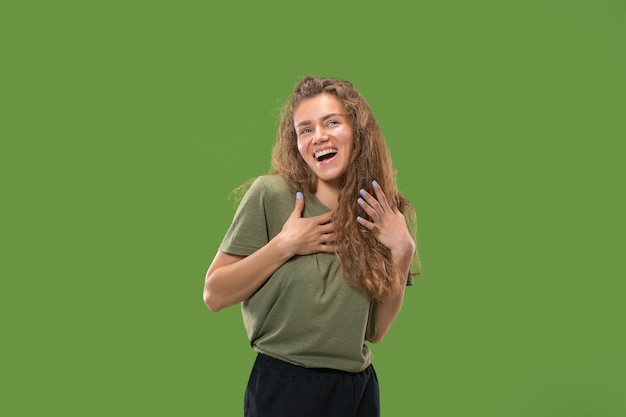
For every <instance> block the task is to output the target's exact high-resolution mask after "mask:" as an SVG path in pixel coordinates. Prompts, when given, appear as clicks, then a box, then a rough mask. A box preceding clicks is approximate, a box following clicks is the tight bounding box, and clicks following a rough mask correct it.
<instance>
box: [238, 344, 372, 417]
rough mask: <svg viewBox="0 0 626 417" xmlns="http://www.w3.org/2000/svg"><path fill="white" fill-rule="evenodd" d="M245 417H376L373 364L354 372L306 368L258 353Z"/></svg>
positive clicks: (247, 395)
mask: <svg viewBox="0 0 626 417" xmlns="http://www.w3.org/2000/svg"><path fill="white" fill-rule="evenodd" d="M244 416H245V417H379V416H380V399H379V393H378V378H377V377H376V372H375V371H374V368H373V366H372V365H370V366H369V367H367V368H366V369H365V370H363V371H361V372H357V373H351V372H344V371H337V370H333V369H308V368H303V367H300V366H296V365H291V364H289V363H286V362H283V361H280V360H278V359H274V358H272V357H270V356H266V355H263V354H259V355H258V356H257V359H256V361H255V363H254V367H253V368H252V373H251V374H250V380H249V381H248V387H247V389H246V395H245V402H244Z"/></svg>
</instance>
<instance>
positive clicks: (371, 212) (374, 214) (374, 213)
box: [357, 198, 383, 221]
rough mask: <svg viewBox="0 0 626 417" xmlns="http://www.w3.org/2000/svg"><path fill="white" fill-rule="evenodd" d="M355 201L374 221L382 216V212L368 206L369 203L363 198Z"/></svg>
mask: <svg viewBox="0 0 626 417" xmlns="http://www.w3.org/2000/svg"><path fill="white" fill-rule="evenodd" d="M357 201H358V202H359V205H360V206H361V208H362V209H363V211H365V212H366V213H367V214H368V216H370V217H371V218H372V219H373V220H374V221H377V220H380V219H381V218H382V214H383V213H382V212H379V211H376V209H374V208H373V207H372V206H370V205H369V203H367V202H366V201H365V200H363V199H362V198H359V199H358V200H357Z"/></svg>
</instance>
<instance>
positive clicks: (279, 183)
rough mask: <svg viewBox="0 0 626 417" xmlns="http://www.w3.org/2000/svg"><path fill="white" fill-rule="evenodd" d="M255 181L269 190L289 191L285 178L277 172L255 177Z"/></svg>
mask: <svg viewBox="0 0 626 417" xmlns="http://www.w3.org/2000/svg"><path fill="white" fill-rule="evenodd" d="M255 182H257V183H259V184H260V185H262V186H263V187H264V188H265V189H266V190H267V191H270V192H288V193H291V191H290V187H289V183H288V182H287V180H286V179H285V178H284V177H283V176H281V175H278V174H267V175H261V176H260V177H258V178H257V179H256V181H255Z"/></svg>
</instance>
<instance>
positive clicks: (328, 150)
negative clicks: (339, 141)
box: [315, 149, 337, 159]
mask: <svg viewBox="0 0 626 417" xmlns="http://www.w3.org/2000/svg"><path fill="white" fill-rule="evenodd" d="M329 153H337V149H324V150H323V151H319V152H315V157H316V158H318V159H319V158H321V157H322V156H324V155H328V154H329Z"/></svg>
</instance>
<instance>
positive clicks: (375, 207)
mask: <svg viewBox="0 0 626 417" xmlns="http://www.w3.org/2000/svg"><path fill="white" fill-rule="evenodd" d="M372 185H373V186H374V192H375V194H376V198H374V197H373V196H372V195H370V194H369V193H367V192H365V191H364V190H362V191H361V198H360V199H359V204H360V205H361V207H362V208H363V210H364V211H365V212H366V213H367V214H368V215H369V217H370V219H371V221H369V220H366V219H363V218H361V217H359V218H358V219H357V220H358V222H359V223H360V224H361V225H363V226H364V227H365V228H367V229H368V230H370V231H371V232H372V233H374V235H375V236H376V238H377V239H378V240H379V241H380V242H381V243H382V244H383V245H385V246H386V247H387V248H389V250H390V251H391V260H392V262H393V263H394V265H395V266H396V268H397V270H398V271H399V276H398V279H401V280H402V283H401V284H402V286H401V287H402V288H401V290H400V292H399V293H398V294H396V295H394V296H393V297H391V298H390V299H389V300H387V301H385V302H384V303H381V302H376V322H375V326H376V335H375V336H374V338H373V339H372V340H370V341H371V342H372V343H378V342H380V341H381V340H382V339H383V338H384V337H385V336H386V335H387V333H388V332H389V329H390V328H391V324H392V323H393V321H394V320H395V318H396V317H397V316H398V314H399V313H400V310H401V309H402V302H403V300H404V290H405V288H406V280H407V278H408V276H409V273H410V271H411V263H412V261H413V255H414V254H415V249H416V245H415V241H414V240H413V238H412V237H411V234H410V232H409V229H408V227H407V225H406V220H405V219H404V216H403V215H402V213H401V212H400V210H398V209H397V208H396V207H392V206H390V205H389V203H388V201H387V197H385V194H384V193H383V191H382V190H381V189H380V186H379V185H378V183H377V182H376V181H374V182H373V184H372Z"/></svg>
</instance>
